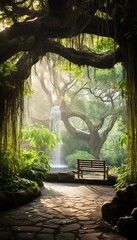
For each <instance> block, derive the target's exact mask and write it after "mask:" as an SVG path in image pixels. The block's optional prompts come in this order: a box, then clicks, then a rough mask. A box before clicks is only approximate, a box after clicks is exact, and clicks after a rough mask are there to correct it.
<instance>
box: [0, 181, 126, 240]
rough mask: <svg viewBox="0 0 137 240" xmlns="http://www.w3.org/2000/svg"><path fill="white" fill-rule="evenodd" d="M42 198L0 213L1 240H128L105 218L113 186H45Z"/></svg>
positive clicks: (51, 184)
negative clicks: (104, 206)
mask: <svg viewBox="0 0 137 240" xmlns="http://www.w3.org/2000/svg"><path fill="white" fill-rule="evenodd" d="M44 186H45V187H44V188H43V190H42V194H41V196H40V197H38V198H36V199H35V200H33V201H32V202H30V203H28V204H25V205H23V206H21V207H17V208H14V209H11V210H9V211H5V212H1V213H0V240H28V239H31V240H124V238H123V237H121V236H120V235H118V234H117V232H116V231H112V229H111V227H110V226H109V225H107V224H106V223H105V222H104V221H103V219H102V218H101V206H102V204H103V203H104V202H105V201H107V200H108V199H109V198H111V197H112V196H113V195H114V193H115V190H114V189H113V188H112V187H109V186H96V185H82V184H67V183H64V184H60V183H46V182H45V183H44Z"/></svg>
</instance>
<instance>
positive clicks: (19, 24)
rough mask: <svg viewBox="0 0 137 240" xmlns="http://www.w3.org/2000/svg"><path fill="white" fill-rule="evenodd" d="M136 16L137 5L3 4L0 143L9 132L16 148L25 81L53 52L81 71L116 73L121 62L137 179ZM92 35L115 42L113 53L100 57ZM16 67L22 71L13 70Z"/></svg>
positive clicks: (74, 1) (109, 0) (115, 1)
mask: <svg viewBox="0 0 137 240" xmlns="http://www.w3.org/2000/svg"><path fill="white" fill-rule="evenodd" d="M136 11H137V2H136V1H135V0H133V1H131V0H126V1H125V0H68V1H64V0H58V1H56V0H37V1H36V0H6V1H4V0H3V1H1V3H0V12H1V32H0V63H1V66H2V67H1V68H0V96H1V101H0V112H1V113H2V114H1V117H0V142H1V143H4V144H5V145H6V143H7V137H8V135H9V134H8V131H10V132H11V135H12V137H13V140H14V143H15V142H16V141H17V140H16V134H15V132H16V128H17V127H16V124H15V123H17V121H18V114H19V115H20V117H21V113H22V111H23V92H24V81H25V79H27V77H28V76H29V75H30V73H31V67H32V66H33V65H34V64H35V63H36V62H38V61H39V60H40V59H41V58H42V57H43V56H44V55H46V54H47V53H49V52H50V53H56V54H58V55H60V56H61V57H63V58H65V59H67V60H68V61H70V62H72V63H75V64H77V65H78V66H81V65H83V66H94V67H97V68H112V67H113V66H114V65H115V64H116V63H118V62H121V63H123V65H124V66H125V68H126V70H127V78H126V81H127V89H128V94H127V106H128V108H127V109H128V115H129V119H128V134H129V146H128V148H129V165H130V164H131V165H132V166H134V167H133V168H132V171H131V175H132V176H133V177H134V176H135V174H136V169H137V161H136V159H137V153H136V148H137V137H136V135H137V124H136V122H137V117H136V116H137V115H136V114H135V113H136V110H137V109H136V100H137V99H136V98H137V94H136V91H137V84H136V76H137V66H136V65H137V60H136V53H137V46H136V40H137V39H136V38H137V14H136ZM92 35H96V36H102V37H106V38H108V39H113V42H114V46H113V48H111V49H110V50H109V51H103V52H102V51H100V52H95V51H94V48H93V47H92V45H90V46H85V44H86V41H85V38H86V36H89V38H91V42H92ZM63 39H67V41H65V42H64V41H63ZM108 41H109V40H108ZM88 42H89V41H88ZM83 43H84V44H83ZM11 62H12V63H15V66H16V67H14V68H12V67H11V65H10V64H11ZM7 69H8V74H7ZM20 119H21V118H20ZM9 126H10V127H9Z"/></svg>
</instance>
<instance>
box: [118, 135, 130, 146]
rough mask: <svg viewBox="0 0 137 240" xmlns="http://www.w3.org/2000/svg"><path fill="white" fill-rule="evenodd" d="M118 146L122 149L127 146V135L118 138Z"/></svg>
mask: <svg viewBox="0 0 137 240" xmlns="http://www.w3.org/2000/svg"><path fill="white" fill-rule="evenodd" d="M119 142H120V146H121V148H122V147H127V144H128V134H127V133H124V134H122V135H121V136H120V138H119Z"/></svg>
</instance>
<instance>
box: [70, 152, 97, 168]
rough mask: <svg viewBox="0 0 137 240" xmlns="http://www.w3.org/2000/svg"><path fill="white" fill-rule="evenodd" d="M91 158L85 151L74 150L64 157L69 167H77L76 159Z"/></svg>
mask: <svg viewBox="0 0 137 240" xmlns="http://www.w3.org/2000/svg"><path fill="white" fill-rule="evenodd" d="M78 158H80V159H93V156H92V155H91V154H90V153H88V152H86V151H78V150H77V151H75V152H74V153H73V154H70V155H68V156H67V157H66V161H67V164H68V166H69V167H72V168H76V167H77V159H78Z"/></svg>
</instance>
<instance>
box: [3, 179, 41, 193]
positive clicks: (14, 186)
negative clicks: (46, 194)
mask: <svg viewBox="0 0 137 240" xmlns="http://www.w3.org/2000/svg"><path fill="white" fill-rule="evenodd" d="M29 187H35V188H36V189H38V185H37V183H36V182H34V181H31V180H28V179H26V178H20V177H17V176H16V177H12V178H11V177H10V178H5V179H0V191H2V190H4V191H10V192H17V191H18V190H20V189H26V188H29Z"/></svg>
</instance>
